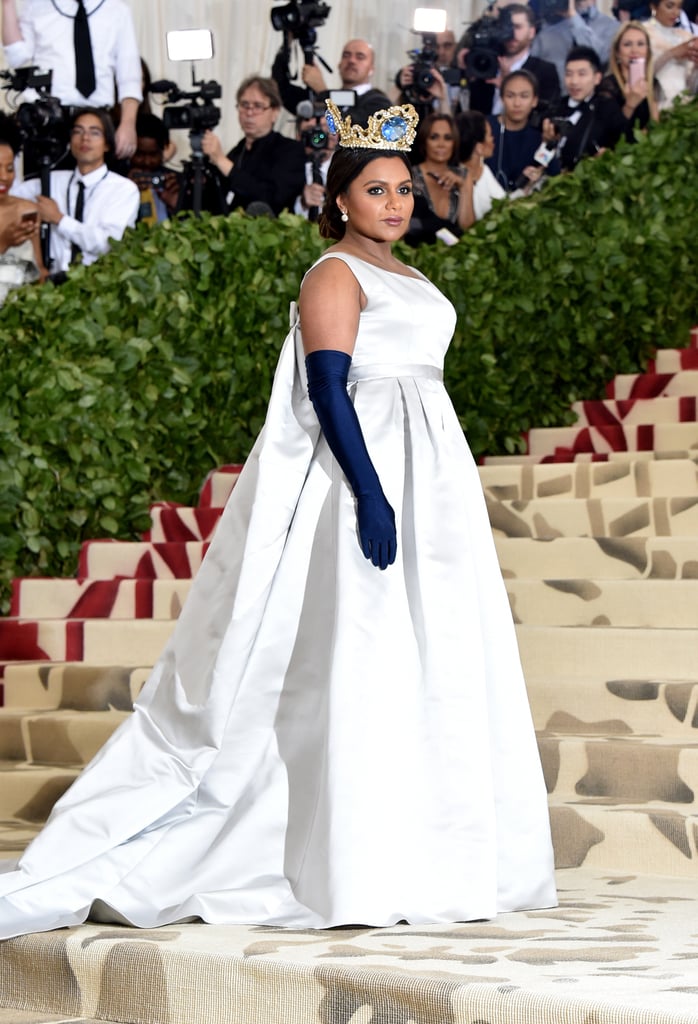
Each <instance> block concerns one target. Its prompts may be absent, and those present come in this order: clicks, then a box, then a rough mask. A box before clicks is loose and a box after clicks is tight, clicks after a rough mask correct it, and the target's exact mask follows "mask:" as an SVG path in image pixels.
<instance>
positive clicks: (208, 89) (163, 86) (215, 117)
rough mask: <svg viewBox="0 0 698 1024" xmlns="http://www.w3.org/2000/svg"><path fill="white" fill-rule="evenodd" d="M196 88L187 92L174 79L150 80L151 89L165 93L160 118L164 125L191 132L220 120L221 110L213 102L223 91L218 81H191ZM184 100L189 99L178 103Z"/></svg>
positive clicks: (214, 125) (198, 130)
mask: <svg viewBox="0 0 698 1024" xmlns="http://www.w3.org/2000/svg"><path fill="white" fill-rule="evenodd" d="M192 84H193V85H194V86H195V89H194V90H193V91H191V92H186V91H185V90H183V89H180V88H179V86H178V85H177V83H176V82H170V81H168V80H167V79H163V80H161V81H159V82H152V83H151V86H150V92H154V93H167V100H166V103H167V105H166V106H165V108H164V110H163V113H162V119H163V121H164V123H165V127H166V128H168V129H171V128H183V129H184V130H185V131H190V132H204V131H206V129H207V128H215V127H216V125H217V124H218V122H219V121H220V119H221V112H220V110H219V109H218V107H217V106H216V105H215V104H214V102H213V101H214V100H219V99H220V98H221V96H222V95H223V90H222V89H221V86H220V85H219V83H218V82H193V83H192ZM183 100H188V101H189V102H187V103H186V104H185V105H184V106H177V104H181V103H182V101H183Z"/></svg>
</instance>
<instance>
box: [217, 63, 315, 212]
mask: <svg viewBox="0 0 698 1024" xmlns="http://www.w3.org/2000/svg"><path fill="white" fill-rule="evenodd" d="M237 108H238V117H239V120H240V127H241V128H242V131H243V133H244V138H243V139H242V140H241V141H240V142H239V143H238V144H237V146H235V147H234V148H233V149H231V150H230V152H229V153H228V154H227V155H226V154H225V153H224V152H223V146H222V144H221V140H220V139H219V137H218V136H217V135H215V134H214V133H213V132H212V131H210V130H208V131H206V132H204V136H203V140H202V149H203V151H204V153H205V154H206V156H207V157H208V158H209V160H210V161H211V163H212V164H213V165H214V167H215V168H216V170H217V172H218V175H219V177H220V180H221V185H222V187H223V190H224V192H225V193H226V202H227V208H228V210H229V211H230V210H236V209H238V208H239V207H243V208H248V207H249V205H250V203H255V204H264V205H266V206H267V207H268V210H269V212H270V213H273V214H274V215H276V214H279V213H280V212H281V211H282V210H284V209H292V207H293V204H294V201H295V199H296V196H297V195H299V194H300V193H301V192H302V190H303V186H304V184H305V150H304V149H303V146H302V145H301V143H300V142H297V141H295V140H294V139H287V138H285V137H284V136H283V135H281V134H280V133H279V132H276V131H274V130H273V129H274V124H275V123H276V120H277V118H278V116H279V113H280V111H281V97H280V96H279V90H278V88H277V86H276V82H274V81H273V79H271V78H263V77H262V76H261V75H250V76H249V77H248V78H246V79H245V80H244V82H242V84H241V85H240V87H239V89H238V91H237ZM258 212H261V211H258Z"/></svg>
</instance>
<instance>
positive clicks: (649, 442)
mask: <svg viewBox="0 0 698 1024" xmlns="http://www.w3.org/2000/svg"><path fill="white" fill-rule="evenodd" d="M696 377H697V378H698V373H697V374H696ZM696 393H697V394H698V392H696ZM696 447H698V423H659V424H656V425H655V424H651V423H646V424H639V423H638V424H631V425H628V426H607V427H536V428H534V429H533V430H530V431H529V433H528V450H529V453H530V454H531V455H545V454H548V455H552V454H553V453H554V452H555V451H556V450H558V449H564V450H565V451H571V452H576V451H584V452H608V451H632V452H637V451H652V452H657V451H679V450H681V449H687V448H696Z"/></svg>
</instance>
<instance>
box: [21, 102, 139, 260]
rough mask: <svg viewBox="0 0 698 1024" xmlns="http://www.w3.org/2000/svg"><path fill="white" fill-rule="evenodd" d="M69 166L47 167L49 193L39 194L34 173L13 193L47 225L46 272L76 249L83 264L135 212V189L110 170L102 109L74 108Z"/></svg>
mask: <svg viewBox="0 0 698 1024" xmlns="http://www.w3.org/2000/svg"><path fill="white" fill-rule="evenodd" d="M70 151H71V153H72V154H73V157H74V158H75V162H76V165H77V166H76V168H75V170H74V171H72V172H71V171H52V172H51V196H52V197H54V198H49V197H48V196H44V195H40V188H41V183H40V182H39V180H38V179H37V178H32V179H31V180H30V181H24V182H22V184H21V185H17V186H16V187H15V188H14V190H13V192H14V194H15V195H17V196H21V197H22V198H24V199H32V200H34V202H35V203H36V205H37V208H38V211H39V217H40V219H41V220H42V221H43V222H44V223H46V224H50V225H51V228H52V230H51V258H52V264H51V267H50V269H51V273H52V274H55V273H59V274H60V273H61V272H64V271H66V270H67V269H68V267H69V266H70V264H71V263H72V262H73V260H75V259H76V258H77V256H78V254H80V253H82V262H83V263H84V264H89V263H94V261H95V260H96V259H98V257H99V256H101V255H102V254H103V253H105V252H107V251H108V249H109V243H110V241H111V240H112V239H114V238H116V239H118V238H121V236H122V235H123V233H124V231H125V230H126V228H128V227H133V226H134V224H135V223H136V216H137V214H138V203H139V195H138V189H137V188H136V186H135V185H134V184H133V182H132V181H129V180H128V179H127V178H124V177H122V175H120V174H114V172H113V171H110V170H109V168H108V167H107V165H106V162H105V160H106V156H107V154H108V153H110V152H113V151H114V127H113V125H112V122H111V118H110V117H109V115H108V114H106V113H105V112H104V111H103V110H89V109H85V110H81V111H80V110H79V111H77V113H76V114H75V116H74V117H73V119H72V121H71V122H70Z"/></svg>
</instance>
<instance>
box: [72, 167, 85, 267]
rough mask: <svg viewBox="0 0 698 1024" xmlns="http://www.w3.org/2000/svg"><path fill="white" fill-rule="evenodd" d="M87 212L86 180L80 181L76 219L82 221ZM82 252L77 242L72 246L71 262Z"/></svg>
mask: <svg viewBox="0 0 698 1024" xmlns="http://www.w3.org/2000/svg"><path fill="white" fill-rule="evenodd" d="M84 212H85V182H84V181H79V182H78V198H77V200H76V203H75V219H76V220H79V221H82V215H83V214H84ZM79 252H80V246H79V245H76V244H75V242H73V243H72V245H71V246H70V262H71V263H74V262H75V260H76V259H77V255H78V253H79Z"/></svg>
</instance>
